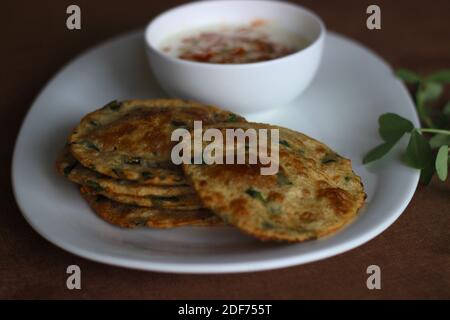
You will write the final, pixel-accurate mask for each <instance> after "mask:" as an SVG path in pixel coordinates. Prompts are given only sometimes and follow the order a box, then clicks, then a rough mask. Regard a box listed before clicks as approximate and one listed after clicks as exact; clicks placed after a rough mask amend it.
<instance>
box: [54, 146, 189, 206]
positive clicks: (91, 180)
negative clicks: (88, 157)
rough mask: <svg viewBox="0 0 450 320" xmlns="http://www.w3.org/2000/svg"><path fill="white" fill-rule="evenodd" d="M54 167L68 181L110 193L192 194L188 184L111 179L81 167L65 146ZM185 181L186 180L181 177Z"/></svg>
mask: <svg viewBox="0 0 450 320" xmlns="http://www.w3.org/2000/svg"><path fill="white" fill-rule="evenodd" d="M56 169H57V170H58V172H59V173H60V174H61V175H63V176H65V177H67V178H68V179H69V180H70V181H72V182H75V183H77V184H79V185H84V186H90V187H92V188H95V189H96V190H102V191H104V192H107V193H112V194H122V195H129V196H134V197H146V196H165V197H170V196H180V195H188V194H194V189H192V187H190V186H188V185H173V186H168V185H153V184H149V183H148V180H142V181H129V180H120V179H113V178H110V177H107V176H104V175H102V174H99V173H97V172H95V171H92V170H90V169H88V168H85V167H83V166H82V165H81V164H80V163H79V162H78V161H77V160H76V159H75V158H74V157H73V156H72V155H71V154H70V152H69V151H68V148H65V149H64V151H63V152H62V153H61V154H60V156H59V157H58V159H57V160H56ZM182 180H184V181H185V182H186V183H187V181H186V180H185V178H184V175H183V177H182Z"/></svg>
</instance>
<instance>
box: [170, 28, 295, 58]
mask: <svg viewBox="0 0 450 320" xmlns="http://www.w3.org/2000/svg"><path fill="white" fill-rule="evenodd" d="M270 30H271V29H269V28H267V26H266V24H265V23H262V22H261V21H259V20H258V21H255V22H253V23H251V24H250V25H248V26H243V27H234V28H232V27H228V28H221V29H217V30H208V31H203V32H199V33H197V34H194V35H191V36H187V37H183V38H181V40H180V41H179V44H178V48H177V52H176V56H177V57H178V58H180V59H184V60H190V61H197V62H207V63H222V64H238V63H252V62H260V61H267V60H273V59H277V58H281V57H284V56H286V55H289V54H291V53H294V52H295V51H297V50H298V48H297V47H296V46H294V45H292V46H290V45H289V46H288V45H284V44H282V43H281V42H279V41H275V40H274V39H273V38H275V37H274V33H273V32H270ZM170 50H171V48H167V47H166V50H164V51H166V52H168V51H170Z"/></svg>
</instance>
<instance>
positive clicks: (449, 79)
mask: <svg viewBox="0 0 450 320" xmlns="http://www.w3.org/2000/svg"><path fill="white" fill-rule="evenodd" d="M427 81H435V82H440V83H450V69H448V70H442V71H438V72H436V73H433V74H431V75H429V76H428V77H427Z"/></svg>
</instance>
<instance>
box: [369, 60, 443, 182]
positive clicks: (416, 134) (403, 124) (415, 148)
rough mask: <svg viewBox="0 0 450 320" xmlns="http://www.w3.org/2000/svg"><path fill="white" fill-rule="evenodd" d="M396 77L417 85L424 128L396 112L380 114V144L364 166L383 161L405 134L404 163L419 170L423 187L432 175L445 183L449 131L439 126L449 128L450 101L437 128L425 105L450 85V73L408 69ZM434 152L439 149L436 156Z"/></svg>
mask: <svg viewBox="0 0 450 320" xmlns="http://www.w3.org/2000/svg"><path fill="white" fill-rule="evenodd" d="M396 75H397V76H398V77H399V78H400V79H402V80H403V81H405V82H406V83H410V84H416V85H417V90H416V93H415V101H416V107H417V112H418V114H419V117H420V119H421V120H422V122H423V123H424V124H425V125H426V126H427V128H415V127H414V125H413V124H412V122H411V121H409V120H408V119H405V118H403V117H401V116H399V115H397V114H395V113H385V114H382V115H381V116H380V117H379V119H378V124H379V130H378V132H379V134H380V137H381V138H382V139H383V143H381V144H380V145H378V146H376V147H375V148H373V149H372V150H370V151H369V152H368V153H367V154H366V156H365V157H364V158H363V163H364V164H367V163H370V162H373V161H375V160H378V159H380V158H382V157H383V156H384V155H386V154H387V153H388V152H389V151H390V150H391V149H392V148H393V147H394V146H395V145H396V144H397V142H398V141H399V140H400V139H401V138H402V137H403V136H404V135H405V134H409V135H410V137H409V143H408V146H407V148H406V152H405V155H404V162H405V163H406V164H407V165H408V166H410V167H413V168H416V169H419V170H421V181H422V182H423V183H425V184H428V183H429V182H430V181H431V178H432V177H433V175H434V173H435V172H436V173H437V176H438V177H439V179H440V180H442V181H445V180H446V179H447V176H448V163H449V145H450V130H447V129H444V128H443V127H442V124H444V126H445V125H447V126H448V124H449V123H450V101H449V102H447V104H446V105H445V106H444V108H443V109H442V112H441V114H440V115H439V116H440V118H439V119H441V120H440V121H439V124H441V125H440V126H438V125H437V124H436V123H435V122H434V121H433V117H431V116H430V113H429V112H428V110H427V108H426V105H427V103H429V102H432V101H435V100H437V99H439V98H440V96H441V94H442V92H443V86H444V84H448V83H450V70H443V71H439V72H436V73H433V74H431V75H429V76H428V77H421V76H420V75H418V74H417V73H415V72H412V71H410V70H406V69H400V70H398V71H397V72H396ZM424 134H427V135H428V134H432V137H431V139H429V140H428V139H427V138H426V137H425V135H424ZM435 149H438V151H437V154H436V155H435V151H434V150H435Z"/></svg>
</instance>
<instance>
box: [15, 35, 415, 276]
mask: <svg viewBox="0 0 450 320" xmlns="http://www.w3.org/2000/svg"><path fill="white" fill-rule="evenodd" d="M298 72H302V70H298ZM161 96H163V93H162V92H161V91H160V89H159V88H158V86H157V85H156V83H155V81H154V80H153V78H152V76H151V74H150V72H149V69H148V66H147V62H146V58H145V53H144V43H143V35H142V33H141V32H137V33H132V34H128V35H124V36H121V37H118V38H116V39H113V40H111V41H109V42H107V43H105V44H102V45H100V46H98V47H96V48H94V49H92V50H90V51H88V52H87V53H85V54H83V55H82V56H80V57H78V58H77V59H75V60H74V61H73V62H71V63H70V64H68V65H67V66H66V67H65V68H63V69H62V70H61V71H60V72H59V73H58V74H57V75H56V76H55V77H54V78H53V80H51V81H50V83H49V84H48V85H47V86H46V88H45V89H44V90H43V91H42V93H41V94H40V95H39V97H38V98H37V99H36V101H35V102H34V104H33V106H32V107H31V109H30V111H29V113H28V115H27V117H26V119H25V121H24V123H23V126H22V129H21V131H20V134H19V137H18V140H17V144H16V148H15V153H14V160H13V170H12V175H13V185H14V191H15V196H16V199H17V202H18V204H19V206H20V208H21V210H22V212H23V214H24V216H25V218H26V219H27V221H28V222H29V223H30V224H31V225H32V226H33V228H34V229H36V231H38V232H39V233H40V234H41V235H42V236H43V237H45V238H46V239H47V240H49V241H50V242H52V243H54V244H55V245H57V246H59V247H61V248H63V249H65V250H67V251H70V252H72V253H74V254H76V255H79V256H82V257H85V258H88V259H92V260H95V261H99V262H103V263H107V264H112V265H118V266H124V267H130V268H136V269H144V270H155V271H165V272H180V273H224V272H243V271H256V270H266V269H273V268H280V267H287V266H292V265H296V264H302V263H306V262H310V261H315V260H319V259H323V258H326V257H330V256H333V255H336V254H338V253H342V252H344V251H347V250H350V249H352V248H355V247H357V246H359V245H361V244H363V243H365V242H366V241H368V240H370V239H372V238H373V237H375V236H376V235H378V234H379V233H381V232H382V231H383V230H385V229H386V228H387V227H388V226H389V225H390V224H392V223H393V222H394V221H395V220H396V219H397V218H398V217H399V215H400V214H401V213H402V212H403V210H404V209H405V207H406V206H407V204H408V202H409V201H410V199H411V197H412V196H413V193H414V190H415V188H416V186H417V182H418V179H419V173H418V171H416V170H413V169H410V168H408V167H406V166H404V165H402V163H401V162H400V160H399V151H398V149H396V150H397V152H394V154H393V155H392V156H390V157H389V158H387V159H386V160H383V161H381V162H380V163H377V164H376V165H375V166H372V167H365V166H363V165H362V164H361V158H362V157H363V155H364V154H365V153H366V152H367V150H368V149H370V148H371V147H373V146H375V145H376V144H377V143H379V142H380V139H379V137H378V134H377V118H378V116H379V115H380V114H382V113H384V112H388V111H391V112H396V113H398V114H400V115H402V116H404V117H406V118H408V119H410V120H411V121H412V122H413V123H414V124H415V125H418V119H417V116H416V114H415V110H414V106H413V104H412V101H411V99H410V97H409V95H408V93H407V91H406V89H405V87H404V86H403V84H402V83H401V82H400V81H398V80H397V79H395V77H394V76H393V74H392V70H391V69H390V68H389V66H388V65H387V64H386V63H385V62H384V61H383V60H381V59H380V58H379V57H377V56H376V55H375V54H374V53H373V52H371V51H369V50H368V49H366V48H364V47H362V46H361V45H358V44H356V43H355V42H353V41H350V40H349V39H346V38H344V37H342V36H338V35H336V34H333V33H331V34H329V35H328V36H327V39H326V46H325V54H324V57H323V62H322V65H321V67H320V70H319V72H318V74H317V77H316V79H315V80H314V82H313V84H312V85H311V87H309V88H308V89H307V91H306V92H305V93H304V94H303V95H302V96H301V97H300V98H299V99H298V100H297V101H295V103H293V104H292V105H289V106H280V108H279V109H278V110H275V111H270V112H267V113H264V114H258V115H250V116H248V119H249V120H254V121H261V122H269V123H272V124H278V125H282V126H285V127H288V128H292V129H295V130H298V131H301V132H304V133H306V134H308V135H311V136H312V137H314V138H317V139H319V140H321V141H323V142H325V143H326V144H328V145H329V146H330V147H332V148H333V149H335V150H336V151H337V152H339V153H340V154H342V155H343V156H345V157H348V158H350V159H351V160H352V162H353V165H354V169H355V171H356V172H357V173H358V174H359V175H361V176H362V179H363V182H364V185H365V188H366V192H367V194H368V199H367V205H366V206H365V208H364V209H363V210H362V212H361V214H360V215H359V217H358V218H357V219H356V220H355V221H354V222H353V223H352V224H351V225H349V226H348V227H346V228H345V229H344V230H342V231H340V232H338V233H336V234H334V235H332V236H329V237H327V238H323V239H320V240H316V241H310V242H306V243H301V244H270V243H262V242H259V241H257V240H255V239H253V238H251V237H249V236H246V235H243V234H241V233H240V232H239V231H238V230H235V229H234V228H230V227H223V228H192V227H190V228H178V229H172V230H150V229H138V230H122V229H118V228H115V227H113V226H111V225H109V224H107V223H105V222H103V221H102V220H100V219H99V218H97V216H96V215H95V214H93V213H92V212H91V211H90V209H89V208H88V206H87V204H86V203H85V202H84V201H83V200H82V198H81V197H80V195H79V193H78V191H77V189H76V188H75V186H74V185H73V184H71V183H69V182H67V181H65V179H64V178H62V177H60V176H58V175H57V174H56V173H55V170H54V168H53V162H54V159H55V157H56V154H57V152H58V151H59V150H60V149H61V148H62V147H63V145H64V141H65V138H66V136H67V135H68V133H69V132H70V130H71V128H72V127H73V126H74V125H76V123H77V122H78V121H79V119H80V118H81V117H82V116H83V115H84V114H86V113H87V112H89V111H92V110H94V109H96V108H97V107H99V106H101V105H103V104H104V103H106V102H108V101H110V100H113V99H127V98H152V97H161ZM402 143H405V141H402Z"/></svg>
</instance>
